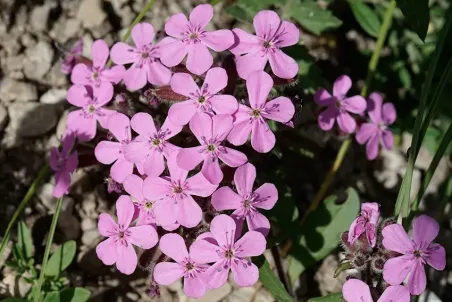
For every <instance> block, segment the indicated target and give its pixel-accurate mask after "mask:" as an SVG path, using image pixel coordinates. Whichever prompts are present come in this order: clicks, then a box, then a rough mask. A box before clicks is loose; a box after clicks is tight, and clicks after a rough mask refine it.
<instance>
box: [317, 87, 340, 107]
mask: <svg viewBox="0 0 452 302" xmlns="http://www.w3.org/2000/svg"><path fill="white" fill-rule="evenodd" d="M314 101H315V102H316V103H317V104H319V105H320V106H332V105H334V103H335V98H334V97H333V96H331V94H330V93H329V92H328V90H326V89H325V88H319V89H318V90H317V91H316V92H315V94H314Z"/></svg>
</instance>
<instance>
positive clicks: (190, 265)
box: [185, 262, 195, 271]
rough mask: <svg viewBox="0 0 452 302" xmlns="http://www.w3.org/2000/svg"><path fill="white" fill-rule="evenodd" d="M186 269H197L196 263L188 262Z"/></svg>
mask: <svg viewBox="0 0 452 302" xmlns="http://www.w3.org/2000/svg"><path fill="white" fill-rule="evenodd" d="M185 269H186V270H187V271H191V270H193V269H195V265H194V264H193V263H191V262H188V263H187V264H185Z"/></svg>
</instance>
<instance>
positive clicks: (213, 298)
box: [188, 283, 232, 302]
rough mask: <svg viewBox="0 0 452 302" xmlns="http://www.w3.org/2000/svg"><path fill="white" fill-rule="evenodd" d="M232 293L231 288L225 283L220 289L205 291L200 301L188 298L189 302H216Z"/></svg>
mask: <svg viewBox="0 0 452 302" xmlns="http://www.w3.org/2000/svg"><path fill="white" fill-rule="evenodd" d="M231 291H232V286H231V284H229V283H226V284H225V285H223V286H222V287H220V288H217V289H213V290H209V291H207V293H206V295H205V296H204V297H202V298H200V299H192V298H189V299H188V301H189V302H218V301H221V300H222V299H224V298H226V297H227V296H228V295H229V293H230V292H231Z"/></svg>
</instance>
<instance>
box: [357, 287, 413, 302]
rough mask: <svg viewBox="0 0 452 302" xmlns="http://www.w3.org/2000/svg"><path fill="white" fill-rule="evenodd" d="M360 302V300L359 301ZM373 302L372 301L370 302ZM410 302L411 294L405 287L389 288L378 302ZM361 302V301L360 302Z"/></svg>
mask: <svg viewBox="0 0 452 302" xmlns="http://www.w3.org/2000/svg"><path fill="white" fill-rule="evenodd" d="M358 301H359V300H358ZM369 301H372V300H369ZM394 301H399V302H410V292H409V290H408V289H407V288H406V287H405V286H403V285H394V286H389V287H388V288H386V290H385V291H384V292H383V294H382V295H381V297H380V299H378V301H377V302H394ZM359 302H361V301H359Z"/></svg>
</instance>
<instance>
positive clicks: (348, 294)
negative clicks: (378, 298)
mask: <svg viewBox="0 0 452 302" xmlns="http://www.w3.org/2000/svg"><path fill="white" fill-rule="evenodd" d="M342 294H343V295H344V299H345V301H347V302H373V301H374V300H373V299H372V296H371V294H370V289H369V286H368V285H367V284H366V283H364V282H363V281H361V280H358V279H350V280H348V281H347V282H345V284H344V286H343V287H342Z"/></svg>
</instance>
